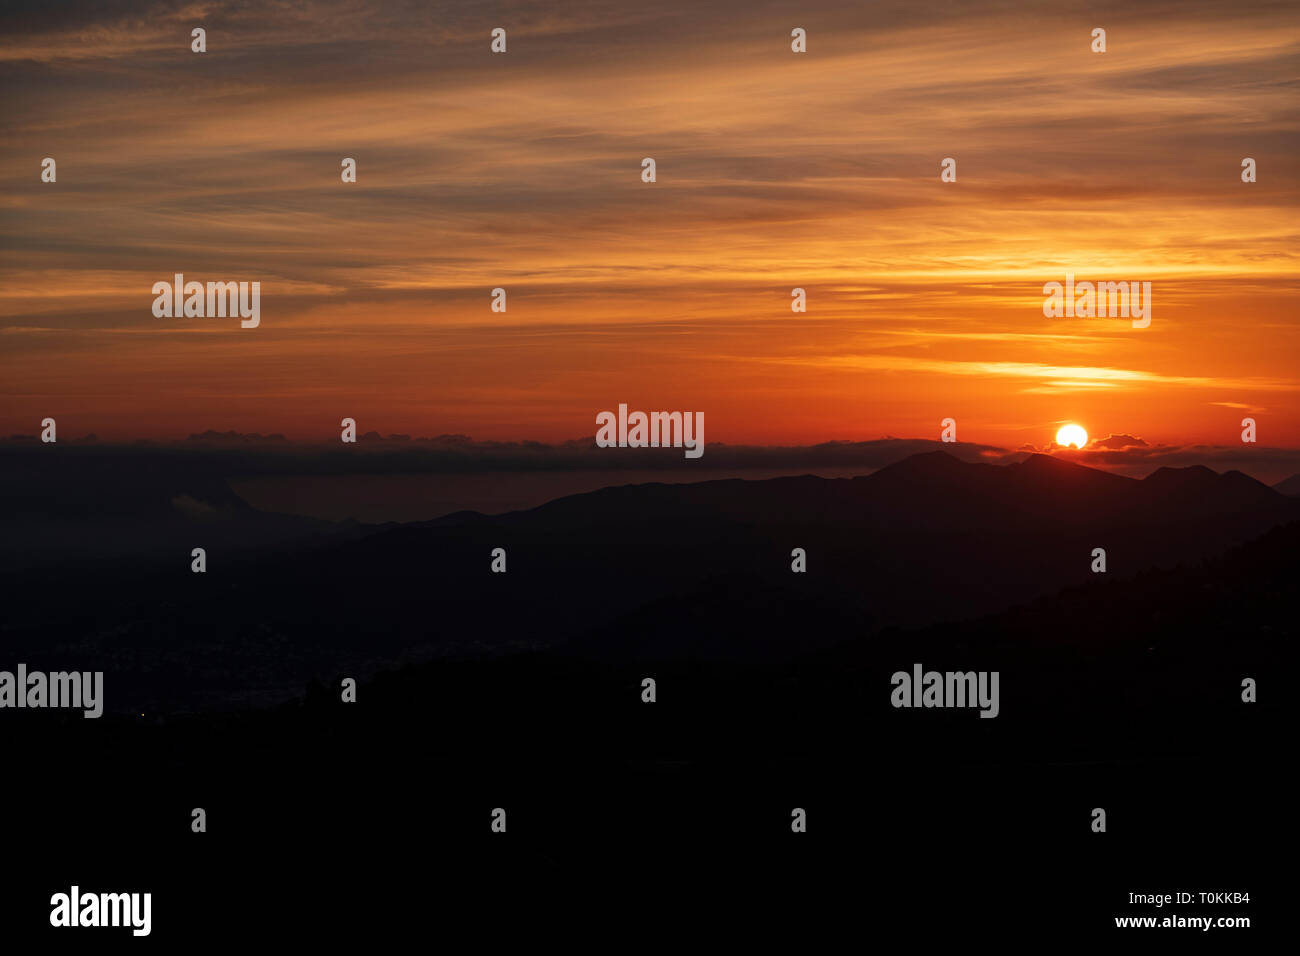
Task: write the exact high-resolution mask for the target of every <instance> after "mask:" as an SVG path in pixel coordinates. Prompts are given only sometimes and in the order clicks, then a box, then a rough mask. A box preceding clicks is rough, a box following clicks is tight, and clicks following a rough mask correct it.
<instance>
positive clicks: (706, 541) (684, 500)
mask: <svg viewBox="0 0 1300 956" xmlns="http://www.w3.org/2000/svg"><path fill="white" fill-rule="evenodd" d="M106 476H108V477H110V478H111V481H110V480H107V479H106ZM36 477H38V478H39V476H36ZM96 478H97V479H98V480H96V481H91V482H85V483H80V484H79V483H78V482H76V481H75V480H73V479H72V478H71V477H68V478H66V479H63V480H61V481H59V480H54V479H51V480H50V481H49V482H48V486H47V487H45V488H44V489H42V490H41V492H40V494H39V495H38V496H37V498H36V499H35V503H34V504H33V505H31V506H29V507H30V511H29V512H24V511H23V510H22V509H23V508H24V507H25V505H24V503H23V501H21V500H16V499H15V498H13V497H12V496H11V497H9V498H8V499H7V502H8V504H7V508H8V515H7V516H6V519H5V520H6V521H12V520H13V518H14V516H15V515H18V517H19V518H20V519H21V522H22V523H24V527H25V528H26V530H27V533H28V534H29V535H36V536H37V539H38V540H41V541H42V542H43V543H44V545H45V546H46V551H45V552H44V555H43V557H44V558H45V562H44V563H43V564H42V565H41V566H40V567H39V568H38V567H36V566H35V563H33V565H32V567H31V568H30V569H27V570H24V569H22V568H15V569H14V570H12V571H11V572H9V573H7V574H6V578H7V582H6V583H7V584H8V585H9V586H10V588H11V589H12V593H15V594H21V595H23V600H21V601H16V602H13V603H12V606H11V608H10V609H9V611H8V614H7V619H6V621H5V623H4V630H3V638H4V641H5V644H6V646H7V647H8V648H9V649H10V653H11V654H13V653H27V652H30V653H31V654H32V655H36V654H39V655H40V656H43V657H49V656H53V657H54V658H56V659H57V660H58V661H60V662H63V661H64V660H66V659H67V658H69V657H70V656H75V657H77V658H78V659H82V660H84V661H86V662H87V665H89V664H90V663H95V664H97V665H100V666H104V667H105V668H106V669H111V670H112V671H113V672H114V673H116V674H118V675H119V677H118V679H117V681H116V683H115V688H116V693H115V695H113V697H114V699H116V701H118V702H119V703H122V702H123V701H124V698H125V699H131V695H132V694H136V695H139V696H138V698H137V702H138V701H139V700H147V701H149V702H150V703H151V705H152V706H155V707H157V708H158V709H163V710H165V709H168V708H178V709H195V708H196V709H205V708H213V707H217V708H220V707H239V706H245V705H247V704H249V703H253V702H262V703H265V702H270V701H275V700H283V699H286V698H288V697H291V696H294V695H296V694H297V693H300V692H301V689H302V687H303V686H304V684H305V683H306V681H307V680H309V679H310V678H312V677H313V676H315V677H320V678H330V677H332V676H333V675H335V674H337V673H340V672H346V673H351V674H357V675H359V676H360V675H364V674H366V673H373V672H374V671H377V670H379V669H382V668H384V667H388V666H392V665H393V664H395V663H398V662H402V661H414V660H427V659H436V658H447V657H457V658H468V657H472V658H483V657H488V656H499V655H502V654H506V653H509V652H511V651H518V650H539V649H548V648H560V647H566V646H570V647H573V648H574V649H575V650H580V651H581V653H584V654H589V655H596V656H601V657H610V656H612V657H614V658H624V659H638V658H644V657H653V658H664V657H678V658H683V659H692V660H719V661H725V660H731V661H737V660H744V661H750V662H762V661H778V660H782V659H789V658H792V657H797V656H799V655H801V654H805V653H808V652H810V651H813V650H816V649H817V648H826V647H831V646H834V645H836V644H838V643H841V642H843V641H845V640H847V639H849V638H857V637H862V636H867V635H871V634H874V633H878V632H880V631H881V630H883V629H885V628H891V627H893V628H898V627H904V628H909V627H922V626H926V625H931V624H936V623H939V622H944V621H962V620H968V619H970V618H973V617H976V616H978V615H983V614H989V613H993V612H996V611H999V610H1001V609H1004V608H1007V607H1009V606H1011V605H1014V604H1017V603H1023V602H1027V601H1031V600H1033V599H1036V598H1039V597H1042V596H1045V595H1050V594H1053V593H1055V592H1057V591H1059V590H1061V589H1062V588H1066V587H1074V586H1082V585H1088V584H1090V583H1093V582H1097V581H1100V580H1110V579H1113V578H1117V577H1129V576H1132V575H1134V574H1136V573H1138V572H1142V571H1144V570H1146V569H1148V568H1151V567H1154V566H1164V567H1173V566H1175V565H1177V564H1179V563H1195V562H1198V561H1200V560H1202V559H1205V558H1210V557H1214V556H1217V555H1219V554H1221V553H1222V552H1224V551H1225V550H1226V549H1227V548H1229V547H1231V546H1233V545H1238V544H1241V543H1244V542H1246V541H1249V540H1252V539H1254V538H1257V537H1259V536H1260V535H1262V534H1263V533H1264V532H1266V531H1268V530H1269V529H1270V528H1273V527H1275V526H1277V525H1281V524H1285V523H1287V522H1290V521H1294V520H1296V519H1297V518H1300V500H1297V499H1295V498H1291V497H1287V496H1286V495H1283V494H1281V493H1279V492H1278V491H1276V490H1274V489H1270V488H1268V487H1266V486H1265V485H1263V484H1261V483H1259V482H1257V481H1255V480H1253V479H1251V478H1249V477H1247V476H1245V475H1243V474H1240V473H1238V472H1228V473H1227V474H1222V475H1219V474H1215V473H1214V472H1212V471H1210V470H1209V469H1206V468H1184V469H1168V468H1166V469H1160V470H1159V471H1157V472H1155V473H1153V474H1152V475H1150V476H1148V477H1147V478H1146V479H1144V480H1136V479H1131V478H1125V477H1120V476H1116V475H1113V474H1110V473H1107V472H1102V471H1097V470H1095V469H1091V468H1087V467H1084V466H1080V465H1076V464H1071V463H1069V462H1065V461H1061V460H1057V459H1054V458H1051V457H1048V456H1043V455H1034V456H1031V457H1029V458H1028V459H1026V460H1025V461H1024V462H1022V463H1019V464H1014V465H989V464H972V463H966V462H962V461H960V460H958V459H956V458H953V457H951V456H949V455H948V454H946V453H943V452H933V453H925V454H918V455H913V456H911V457H909V458H906V459H904V460H902V461H900V462H898V463H896V464H894V465H891V466H888V467H886V468H882V469H881V470H879V471H877V472H875V473H873V474H871V475H869V476H866V477H860V478H851V479H826V478H818V477H813V476H804V477H790V478H776V479H769V480H762V481H746V480H724V481H711V482H702V483H698V484H686V485H681V484H641V485H628V486H623V487H614V488H606V489H603V490H600V491H596V492H592V493H589V494H581V495H574V496H570V497H566V498H561V499H558V500H555V501H552V502H550V503H549V504H546V505H543V506H541V507H539V508H534V509H531V510H527V511H518V512H512V513H508V514H503V515H497V516H487V515H482V514H477V513H469V512H462V513H459V514H455V515H449V516H446V517H444V518H440V519H437V520H434V521H428V522H420V523H413V524H402V525H397V524H390V525H379V526H359V525H351V526H339V525H331V524H329V523H326V522H317V521H312V520H310V519H290V518H286V517H284V516H278V515H266V514H263V513H261V512H258V511H256V510H254V509H251V508H248V507H247V506H246V505H244V504H243V503H242V502H240V501H239V500H238V499H237V497H235V496H233V495H231V494H230V493H229V491H228V489H226V488H225V486H224V482H223V481H222V480H221V479H220V478H219V477H218V476H214V475H212V474H205V473H204V472H203V470H202V469H201V468H198V467H195V466H194V465H192V464H191V465H186V466H185V468H183V469H177V470H173V471H170V472H169V471H168V470H167V469H165V468H159V469H156V470H155V471H153V472H150V473H148V474H141V473H138V471H132V470H131V469H130V468H129V467H127V466H126V465H123V466H122V468H121V469H120V470H119V471H118V472H116V473H112V474H110V473H109V472H106V471H105V470H104V469H100V471H99V473H98V474H97V475H96ZM6 480H7V481H8V482H9V483H10V486H11V487H12V485H13V484H14V482H15V479H14V476H13V474H12V473H10V474H9V475H7V476H6ZM113 488H118V489H119V490H120V489H125V490H126V491H127V492H129V495H128V496H127V497H129V499H130V502H131V504H130V505H129V506H123V505H122V501H123V500H124V499H123V497H122V496H120V495H119V496H117V497H115V496H114V494H113V493H112V491H113ZM46 520H48V521H52V522H55V526H56V527H57V529H58V532H59V536H60V537H59V539H58V540H57V542H51V541H50V540H49V539H48V538H45V539H42V538H40V535H41V534H42V528H43V527H44V525H43V524H42V522H43V521H46ZM109 534H114V535H117V534H120V535H123V536H125V537H126V539H127V541H128V542H129V543H132V544H135V545H137V546H138V547H139V549H140V554H138V555H137V556H136V557H134V558H133V559H132V560H130V561H122V560H117V559H113V560H95V555H96V554H100V555H103V554H109V553H111V549H112V547H113V546H115V545H117V544H119V543H118V542H115V541H112V540H107V539H106V538H105V536H106V535H109ZM193 547H204V548H205V549H206V550H207V563H208V570H207V572H206V573H204V574H194V573H191V572H190V550H191V548H193ZM497 548H502V549H504V550H505V552H506V562H507V570H506V573H504V574H497V573H493V572H492V571H491V564H492V554H493V551H494V549H497ZM796 548H801V549H803V550H804V552H805V553H806V558H807V572H806V573H794V572H793V571H792V570H791V562H792V551H793V550H794V549H796ZM1096 548H1102V549H1104V550H1105V552H1106V560H1107V572H1106V574H1105V575H1098V574H1095V573H1093V572H1092V570H1091V567H1092V564H1093V560H1094V559H1093V551H1094V549H1096ZM21 558H22V554H21V553H20V552H19V553H16V554H15V553H11V555H10V566H11V567H13V561H14V560H18V559H21ZM56 559H57V560H56ZM50 561H54V563H52V564H51V563H49V562H50ZM70 596H75V598H76V600H75V601H70V600H69V597H70ZM15 659H17V658H15ZM218 665H219V666H218ZM131 681H134V682H135V686H134V687H133V688H127V687H125V686H124V685H125V684H126V683H128V682H131ZM110 706H111V702H110ZM125 706H134V703H130V704H125Z"/></svg>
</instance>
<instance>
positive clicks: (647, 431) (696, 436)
mask: <svg viewBox="0 0 1300 956" xmlns="http://www.w3.org/2000/svg"><path fill="white" fill-rule="evenodd" d="M596 425H597V426H598V427H597V430H596V447H597V448H685V449H686V457H687V458H699V457H700V456H701V455H703V454H704V413H703V412H650V413H649V414H646V413H645V412H632V413H631V414H629V413H628V410H627V405H624V404H620V405H619V406H618V415H617V417H616V416H615V415H614V413H613V412H600V413H598V414H597V415H596Z"/></svg>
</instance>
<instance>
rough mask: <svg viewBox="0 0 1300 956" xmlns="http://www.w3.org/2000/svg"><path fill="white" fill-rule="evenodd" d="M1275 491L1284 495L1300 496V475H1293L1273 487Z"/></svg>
mask: <svg viewBox="0 0 1300 956" xmlns="http://www.w3.org/2000/svg"><path fill="white" fill-rule="evenodd" d="M1273 490H1274V491H1276V492H1278V493H1279V494H1283V495H1291V496H1293V497H1294V496H1298V495H1300V475H1292V476H1291V477H1290V478H1285V479H1283V480H1282V481H1279V482H1278V483H1277V484H1276V485H1274V486H1273Z"/></svg>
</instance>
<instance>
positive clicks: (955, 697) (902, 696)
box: [889, 664, 1000, 717]
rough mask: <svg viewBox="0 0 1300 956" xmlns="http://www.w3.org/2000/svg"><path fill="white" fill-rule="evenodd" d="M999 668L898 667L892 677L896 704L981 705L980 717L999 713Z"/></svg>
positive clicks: (891, 698)
mask: <svg viewBox="0 0 1300 956" xmlns="http://www.w3.org/2000/svg"><path fill="white" fill-rule="evenodd" d="M998 676H999V675H998V671H964V672H963V671H945V672H943V673H940V672H939V671H924V672H922V669H921V665H920V664H913V665H912V673H910V674H909V673H908V672H907V671H895V672H894V676H893V677H891V678H890V679H889V682H890V684H892V685H893V688H894V689H893V691H892V692H891V693H890V695H889V702H890V703H891V704H893V705H894V706H895V707H978V708H979V709H980V716H981V717H996V716H997V715H998V710H999V709H1000V708H999V705H998Z"/></svg>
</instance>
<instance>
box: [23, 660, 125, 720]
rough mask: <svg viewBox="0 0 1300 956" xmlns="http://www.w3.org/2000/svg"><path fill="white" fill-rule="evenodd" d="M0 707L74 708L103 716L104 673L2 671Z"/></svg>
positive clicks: (24, 665)
mask: <svg viewBox="0 0 1300 956" xmlns="http://www.w3.org/2000/svg"><path fill="white" fill-rule="evenodd" d="M0 707H73V708H78V709H80V710H82V711H84V713H83V714H82V716H83V717H87V718H94V717H99V716H100V715H101V714H103V713H104V672H103V671H94V672H93V673H92V672H91V671H85V672H81V671H71V672H68V671H55V672H53V673H51V674H46V673H44V672H42V671H31V672H28V670H27V665H26V664H19V665H18V669H17V673H16V674H15V673H13V672H11V671H0Z"/></svg>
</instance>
